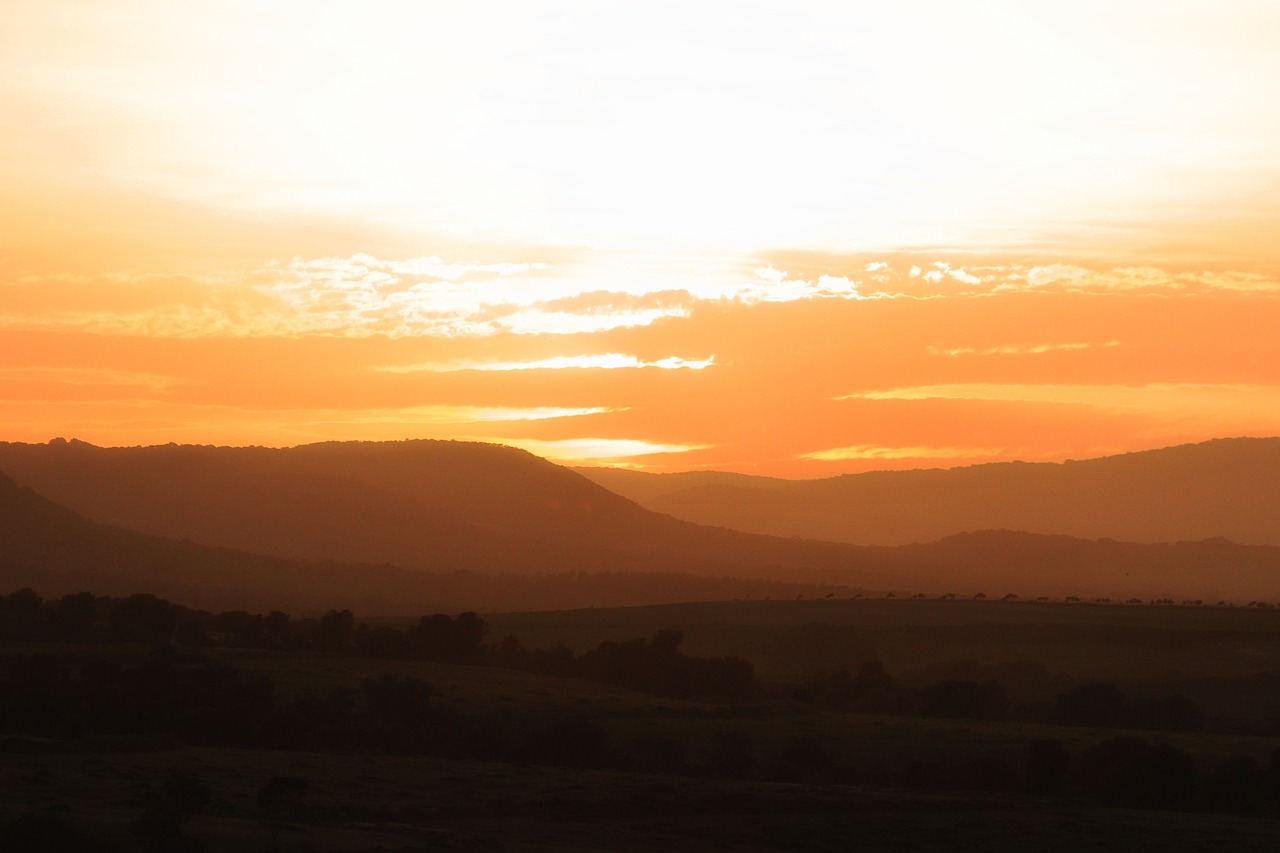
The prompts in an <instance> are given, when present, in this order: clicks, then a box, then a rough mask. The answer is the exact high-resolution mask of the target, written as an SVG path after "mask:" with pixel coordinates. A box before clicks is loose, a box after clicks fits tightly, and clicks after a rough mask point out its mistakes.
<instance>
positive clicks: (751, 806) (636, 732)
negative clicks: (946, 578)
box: [0, 600, 1280, 853]
mask: <svg viewBox="0 0 1280 853" xmlns="http://www.w3.org/2000/svg"><path fill="white" fill-rule="evenodd" d="M484 618H485V620H486V622H487V623H488V625H489V627H490V634H489V639H490V640H493V641H497V640H501V639H502V638H503V637H504V636H505V635H507V634H514V635H516V636H517V637H519V638H520V639H521V641H522V642H523V643H524V644H525V646H526V647H531V648H533V647H545V646H551V645H554V644H556V643H563V644H565V645H568V646H570V647H571V648H574V649H575V650H577V651H584V650H586V649H589V648H591V647H593V646H594V645H596V644H598V643H599V642H601V641H603V640H626V639H631V638H635V637H646V636H650V635H652V634H653V633H654V632H656V631H658V630H661V629H664V628H677V629H680V630H682V631H684V634H685V642H684V645H683V646H682V650H683V651H685V652H687V653H688V654H693V655H711V654H726V655H727V654H734V655H742V656H744V657H748V658H751V659H753V660H756V661H757V662H760V663H762V664H763V665H762V666H760V667H759V668H758V671H759V672H760V674H761V675H762V676H763V677H764V679H765V681H766V682H767V683H766V685H765V688H764V689H763V690H762V691H761V692H760V693H759V695H758V696H756V697H754V698H752V699H749V700H744V701H739V702H731V703H730V702H695V701H684V700H678V699H670V698H658V697H654V696H650V695H646V694H643V693H639V692H636V691H632V690H627V689H624V688H620V687H615V686H610V685H607V684H600V683H595V682H588V681H582V680H577V679H565V678H557V677H552V676H547V675H540V674H535V673H529V672H515V671H509V670H503V669H496V668H489V667H475V666H465V665H456V664H442V663H430V662H421V661H398V660H394V661H391V660H369V659H363V658H354V657H335V656H320V655H297V654H290V653H284V652H278V651H265V650H251V649H215V650H209V653H210V654H213V655H215V656H217V657H219V658H220V659H222V660H224V661H225V662H227V663H229V664H231V665H232V666H234V667H235V668H236V669H237V670H238V671H240V672H241V673H242V675H243V676H244V677H246V678H254V677H262V678H268V679H270V680H271V681H273V682H274V683H275V684H276V692H277V696H279V697H281V698H288V697H293V696H302V695H315V694H324V693H326V692H329V691H332V690H334V689H335V688H347V689H356V688H359V687H360V685H361V684H362V683H363V682H364V681H365V680H366V679H370V678H376V677H377V676H380V675H384V674H385V675H391V676H394V677H396V678H401V679H407V678H413V679H421V680H423V681H425V682H427V683H429V684H430V685H431V686H432V694H431V700H430V701H431V703H432V704H433V705H434V706H435V707H443V708H447V709H451V710H456V711H459V712H462V713H467V714H478V715H484V716H488V717H492V718H494V719H501V720H507V721H510V720H522V719H525V720H536V719H545V718H549V716H554V715H557V714H572V715H575V716H579V717H582V718H584V719H589V720H590V722H591V723H592V724H593V725H595V726H598V727H599V728H600V729H601V730H603V732H604V733H605V736H606V737H607V739H608V742H609V743H610V744H615V745H623V744H629V743H661V744H666V745H668V746H669V747H670V746H671V745H673V744H674V745H675V747H673V748H676V749H678V750H679V751H680V752H681V754H682V755H683V756H685V757H686V760H684V761H683V762H682V768H681V769H680V770H662V769H657V770H655V771H654V772H650V773H640V772H624V771H621V770H608V769H591V768H587V767H573V766H542V765H537V764H531V763H500V762H481V761H474V760H462V759H450V758H442V757H437V756H403V755H390V754H371V753H358V752H349V751H342V750H341V749H339V751H337V752H326V753H317V752H287V751H278V750H268V749H254V750H249V749H231V748H211V747H194V746H188V745H183V744H181V743H178V742H177V741H175V740H173V739H172V738H166V737H163V736H157V737H154V738H138V737H133V738H115V739H112V738H85V739H79V740H68V741H61V740H49V739H42V738H36V737H31V736H28V735H25V734H21V733H2V732H0V754H2V756H3V760H2V761H0V823H3V822H6V821H9V820H12V819H14V818H15V817H17V816H19V815H21V814H24V813H26V812H33V813H38V814H46V815H55V816H57V817H59V818H61V819H63V820H65V821H67V822H68V823H70V824H72V825H73V826H75V827H77V828H79V829H80V830H81V831H83V832H84V833H85V834H86V835H88V836H90V837H92V838H95V839H99V840H102V841H105V842H107V843H110V844H112V845H115V846H116V847H117V848H118V849H124V850H129V849H137V844H138V840H137V839H136V838H134V837H133V836H132V835H131V834H130V832H129V829H128V827H129V823H130V822H131V821H133V820H134V819H135V818H137V817H138V816H139V814H140V813H141V812H142V811H143V810H144V809H145V807H146V804H147V803H148V802H149V801H150V800H151V799H153V798H154V796H155V792H156V791H157V790H158V788H159V786H161V785H162V780H163V779H164V777H165V774H167V773H169V772H170V771H172V770H180V771H187V772H190V773H192V774H195V775H197V776H198V778H199V779H200V780H201V781H202V782H203V784H205V785H206V786H207V787H208V788H209V790H210V792H211V798H210V802H209V805H208V806H207V807H206V808H205V809H204V810H203V811H202V812H201V813H199V814H197V815H195V816H194V817H193V818H192V819H191V822H190V823H189V825H188V826H187V828H186V830H185V831H186V833H187V835H188V836H190V837H191V838H196V839H199V841H200V842H201V843H202V844H203V845H204V848H205V850H207V851H209V853H219V851H255V850H263V851H265V850H272V849H279V850H299V851H301V850H316V851H374V850H381V851H387V850H403V851H420V850H506V851H535V850H546V851H561V850H564V851H587V850H628V851H639V850H656V849H665V850H670V851H683V850H708V849H724V850H745V851H756V850H758V851H774V850H814V851H826V850H832V851H834V850H850V849H854V850H989V851H1005V850H1008V851H1013V850H1018V851H1024V850H1028V849H1040V850H1044V851H1058V850H1061V851H1068V850H1069V851H1077V850H1153V851H1154V850H1160V851H1192V850H1205V849H1230V850H1239V851H1251V850H1274V849H1277V848H1278V847H1280V821H1277V820H1275V818H1274V817H1256V816H1255V817H1242V816H1234V815H1230V814H1221V813H1204V812H1201V813H1182V812H1169V811H1142V810H1127V809H1115V808H1108V807H1104V806H1101V805H1099V804H1097V803H1095V802H1091V801H1088V800H1084V799H1080V798H1078V797H1072V796H1066V797H1060V796H1055V797H1041V796H1031V795H1027V794H1020V793H1011V791H1016V790H1019V788H1020V783H1016V780H1017V779H1019V778H1021V777H1022V775H1023V774H1025V772H1026V767H1027V750H1028V744H1030V743H1031V742H1032V741H1037V740H1054V741H1058V742H1060V743H1061V744H1062V746H1063V747H1064V748H1065V749H1066V750H1067V751H1068V752H1070V753H1072V754H1081V753H1083V752H1084V751H1086V750H1088V749H1090V748H1091V747H1094V746H1096V745H1097V744H1099V743H1101V742H1103V741H1105V740H1108V739H1111V738H1114V737H1116V736H1118V735H1136V736H1140V737H1142V738H1144V739H1146V740H1148V741H1150V742H1152V743H1162V744H1168V745H1169V746H1171V747H1173V748H1175V749H1177V750H1180V751H1182V752H1184V753H1186V754H1187V755H1188V756H1189V757H1190V759H1191V760H1192V761H1193V762H1194V763H1195V765H1196V767H1197V768H1198V771H1197V772H1199V773H1200V774H1201V775H1202V776H1204V777H1205V778H1209V777H1211V776H1212V774H1213V773H1214V772H1215V768H1216V767H1218V766H1219V765H1221V763H1222V762H1224V761H1225V760H1226V759H1228V758H1229V757H1232V756H1243V757H1246V758H1248V759H1252V760H1253V761H1254V762H1256V763H1257V765H1258V766H1260V767H1266V766H1267V762H1268V760H1269V759H1270V757H1271V756H1272V754H1273V753H1274V752H1275V751H1276V750H1277V748H1280V737H1278V736H1277V735H1280V726H1277V721H1280V690H1277V684H1280V680H1278V679H1280V676H1277V675H1276V673H1277V672H1278V671H1280V664H1278V663H1277V661H1280V613H1277V612H1275V611H1266V610H1257V609H1246V608H1210V607H1181V606H1178V607H1169V606H1145V605H1144V606H1123V605H1111V606H1102V605H1083V604H1071V605H1066V604H1052V603H1044V602H989V601H988V602H973V601H884V600H873V601H866V600H859V601H834V600H821V601H786V602H779V601H767V602H726V603H702V604H688V605H669V606H661V607H642V608H628V609H620V610H604V609H595V610H579V611H568V612H557V613H508V614H487V615H485V616H484ZM814 626H818V627H816V628H815V627H814ZM797 637H799V638H800V639H799V640H797ZM833 637H834V638H837V640H838V638H841V637H843V638H845V639H846V640H847V646H848V648H847V649H846V650H845V651H847V653H848V654H847V655H846V657H847V658H848V661H849V663H855V662H856V660H858V659H860V658H861V657H865V656H866V655H868V654H873V655H875V656H876V657H879V658H880V659H881V660H882V661H883V662H884V663H885V666H886V668H887V670H888V671H889V672H890V674H892V675H893V676H894V677H895V678H897V679H898V681H899V683H900V684H903V685H905V686H907V687H909V688H910V687H918V686H923V685H924V684H927V683H930V682H936V681H937V680H939V679H940V678H943V677H947V673H948V672H950V671H951V670H957V671H960V672H969V673H970V674H975V673H976V674H977V676H978V677H987V676H991V675H992V673H995V674H996V675H997V676H999V675H1000V674H1002V673H1003V674H1004V678H1003V682H1002V683H1005V684H1006V687H1007V689H1008V691H1009V694H1010V697H1011V699H1012V700H1014V701H1015V702H1023V703H1033V702H1036V701H1045V700H1047V699H1048V698H1049V697H1051V696H1052V695H1053V694H1054V693H1055V692H1057V691H1060V690H1063V689H1065V688H1066V687H1068V686H1070V685H1072V684H1077V683H1080V682H1083V681H1088V680H1098V679H1107V680H1112V681H1114V682H1115V683H1116V684H1118V685H1120V686H1121V687H1122V689H1124V690H1126V691H1128V692H1136V691H1141V690H1149V691H1151V692H1153V693H1161V692H1164V693H1167V692H1171V691H1174V690H1176V691H1179V692H1182V693H1184V694H1186V695H1189V696H1191V698H1193V699H1194V700H1195V701H1197V702H1199V703H1202V704H1203V706H1204V708H1205V711H1206V716H1207V718H1208V720H1209V730H1208V731H1206V732H1199V733H1179V732H1160V733H1153V732H1125V731H1118V730H1107V729H1090V728H1079V727H1063V726H1056V725H1047V724H1044V723H1037V722H1028V721H1024V720H1019V719H1017V718H1016V715H1014V716H1011V717H1009V718H1006V719H1001V720H996V721H977V720H957V719H939V718H930V717H924V716H919V715H907V716H885V715H873V714H856V713H849V712H837V711H834V710H831V709H829V708H822V707H815V706H813V705H812V704H806V703H805V702H802V701H799V700H797V699H796V698H795V697H794V696H793V693H794V688H795V686H796V685H798V684H802V683H803V682H804V681H805V680H806V679H808V678H809V677H810V676H811V675H813V674H814V672H815V671H816V670H819V669H823V668H828V667H829V666H830V665H831V664H832V663H833V662H839V661H840V660H842V657H841V649H839V648H836V649H829V650H827V652H826V653H824V654H825V656H824V654H816V656H814V655H808V656H806V648H807V647H806V646H805V642H808V641H812V642H818V641H821V642H830V641H831V639H832V638H833ZM837 645H838V643H837ZM819 651H821V649H819ZM33 653H48V654H61V655H68V654H84V655H89V656H96V657H97V658H99V659H111V660H114V661H115V662H117V663H120V664H123V665H127V664H130V663H132V662H135V661H141V660H143V659H145V658H146V657H147V655H148V654H149V653H150V652H149V650H148V649H147V648H145V647H143V646H138V645H123V644H121V645H105V646H104V645H83V646H74V645H68V644H56V643H35V642H23V643H4V644H0V654H3V655H12V654H33ZM1025 661H1036V662H1039V663H1040V664H1042V665H1043V666H1042V667H1038V668H1027V667H1025V666H1024V667H1022V668H1019V667H1017V666H1012V667H1010V666H1008V665H1010V664H1016V663H1018V662H1025ZM1001 667H1004V668H1003V669H1002V668H1001ZM1019 673H1022V675H1019ZM1224 722H1225V723H1227V724H1226V725H1219V723H1224ZM735 734H736V735H745V737H746V738H747V739H748V740H749V742H750V744H751V750H752V755H753V765H752V767H751V769H749V770H747V771H745V772H743V773H742V774H740V775H735V774H733V773H729V774H723V773H720V774H716V773H708V772H706V771H705V769H704V768H705V765H706V761H707V760H708V759H707V756H708V753H709V750H710V749H712V748H713V746H711V745H714V744H716V743H717V742H720V741H723V740H724V738H725V737H727V736H730V735H735ZM798 742H803V743H809V744H812V745H814V746H816V747H817V748H818V750H820V752H821V754H822V756H824V757H823V763H822V765H821V768H820V772H813V767H812V766H809V767H807V768H805V767H802V768H800V769H796V768H795V767H793V766H791V765H789V764H788V763H787V762H788V758H787V756H788V755H789V754H790V753H789V750H793V749H794V746H795V744H796V743H798ZM980 766H981V767H993V768H996V769H997V770H998V771H999V772H1000V773H1003V774H1005V775H1004V776H1001V777H1000V778H996V779H994V780H992V779H985V780H984V778H983V777H982V776H980V775H979V776H976V777H975V776H973V775H972V774H970V773H969V772H968V771H966V772H965V773H963V774H960V775H959V776H957V777H956V779H955V780H953V781H952V782H946V781H942V782H938V781H936V780H934V781H930V780H931V779H932V777H929V778H925V781H923V782H919V781H918V779H917V782H915V783H912V784H910V785H907V784H906V783H905V782H904V780H911V779H913V778H917V777H918V774H919V773H920V772H921V771H920V768H937V767H964V768H972V767H980ZM913 774H916V775H913ZM998 775H999V774H997V776H998ZM272 777H297V778H302V779H305V780H306V781H307V783H308V789H307V792H306V796H305V798H304V800H303V801H302V803H301V804H300V805H299V807H298V808H297V809H295V810H294V811H292V812H291V813H290V814H289V815H288V817H287V819H272V820H269V819H267V817H266V816H265V815H264V813H263V812H262V810H261V809H260V808H259V807H258V805H257V804H256V802H255V794H256V793H257V792H258V791H259V790H260V789H261V788H262V786H263V785H264V784H265V783H266V782H267V781H268V780H269V779H271V778H272ZM920 778H924V777H920ZM1000 779H1006V781H1008V780H1013V782H1014V783H1013V784H1004V783H1002V782H1001V781H1000Z"/></svg>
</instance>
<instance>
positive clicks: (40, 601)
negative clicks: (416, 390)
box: [0, 441, 1280, 853]
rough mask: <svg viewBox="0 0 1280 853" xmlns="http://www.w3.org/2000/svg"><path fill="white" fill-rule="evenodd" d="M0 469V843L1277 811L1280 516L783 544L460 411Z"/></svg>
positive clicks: (1138, 844) (142, 844)
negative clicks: (432, 419)
mask: <svg viewBox="0 0 1280 853" xmlns="http://www.w3.org/2000/svg"><path fill="white" fill-rule="evenodd" d="M1104 461H1105V460H1104ZM1080 464H1086V463H1080ZM1068 467H1069V466H1068ZM0 471H3V472H4V474H0V755H3V760H2V761H0V849H4V850H6V851H9V850H13V851H19V853H25V851H41V853H47V852H48V851H64V850H67V851H99V853H110V851H134V850H139V851H188V853H194V851H207V853H219V852H220V851H228V852H229V851H298V853H302V851H335V853H337V852H338V851H342V852H343V853H356V852H357V851H360V853H374V851H404V853H416V851H425V850H441V849H444V850H451V849H452V850H504V851H525V850H529V851H533V850H566V851H575V850H577V851H587V850H599V849H609V850H635V851H639V850H652V849H659V848H660V849H668V850H672V851H683V850H690V851H693V850H705V849H734V850H744V851H777V850H813V851H828V850H829V851H836V850H847V849H850V848H853V849H862V850H872V851H875V850H948V851H953V850H984V851H1015V850H1017V851H1024V850H1027V849H1042V850H1045V851H1059V850H1060V851H1076V850H1080V849H1095V850H1117V851H1119V850H1126V851H1127V850H1144V849H1146V850H1160V851H1173V853H1176V852H1177V851H1192V850H1204V849H1210V848H1213V849H1218V848H1221V847H1223V846H1227V847H1228V848H1229V849H1231V850H1239V851H1251V850H1259V851H1261V850H1268V851H1269V850H1273V849H1275V848H1276V846H1277V845H1278V844H1280V606H1278V601H1280V548H1277V547H1273V546H1270V545H1264V544H1237V543H1233V542H1231V541H1228V540H1227V539H1225V538H1222V537H1221V535H1215V536H1213V537H1210V538H1206V539H1203V540H1200V541H1172V542H1145V543H1143V542H1123V541H1116V540H1114V539H1105V538H1092V539H1090V538H1080V537H1073V536H1068V535H1063V534H1060V533H1058V534H1052V535H1048V534H1044V533H1034V532H1025V531H1015V530H966V531H964V532H961V533H957V534H954V535H948V536H946V537H943V538H941V539H939V540H937V541H933V542H928V543H923V544H903V545H900V546H897V547H882V546H857V545H852V544H848V543H826V542H818V541H808V540H800V539H794V538H781V537H775V536H768V535H764V534H752V533H743V532H738V531H733V530H727V529H723V528H714V527H706V526H701V525H697V524H694V523H691V522H688V521H679V520H676V519H674V518H671V517H669V516H664V515H662V514H660V513H655V512H653V511H651V510H646V509H644V508H642V507H640V506H639V505H637V504H635V503H632V502H631V501H629V500H627V499H626V498H622V497H619V496H617V495H613V494H611V493H610V492H608V491H606V490H604V489H603V488H601V487H600V486H598V485H596V484H593V483H591V482H589V481H588V480H587V479H585V478H583V477H582V476H581V475H579V474H577V473H575V472H573V471H571V470H568V469H565V468H561V467H559V466H555V465H553V464H551V463H549V462H546V461H545V460H541V459H538V458H537V457H533V456H530V455H529V454H526V453H522V452H520V451H515V450H511V449H510V448H502V447H496V446H491V445H481V444H469V443H460V442H390V443H344V444H322V445H311V446H307V447H302V448H292V449H289V450H269V449H265V448H210V447H181V446H176V445H173V446H165V447H155V448H112V449H107V448H97V447H93V446H91V445H86V444H83V443H80V442H60V441H55V442H51V443H50V444H48V445H15V444H7V445H0ZM923 473H933V472H923ZM10 475H11V476H10ZM713 479H714V477H713ZM1269 494H1270V493H1267V495H1263V496H1262V498H1261V500H1264V501H1265V500H1266V499H1268V495H1269ZM1214 531H1215V533H1220V532H1221V531H1218V530H1217V529H1216V528H1214ZM730 599H737V600H730ZM635 604H643V605H644V606H619V605H635ZM569 608H573V609H569ZM476 611H479V613H477V612H476ZM357 614H359V615H357Z"/></svg>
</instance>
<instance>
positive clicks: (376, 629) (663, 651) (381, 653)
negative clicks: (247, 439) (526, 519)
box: [0, 589, 755, 699]
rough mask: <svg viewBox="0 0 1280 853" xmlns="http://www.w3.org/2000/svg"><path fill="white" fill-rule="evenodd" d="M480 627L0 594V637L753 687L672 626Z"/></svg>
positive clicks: (430, 619)
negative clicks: (579, 645) (506, 630)
mask: <svg viewBox="0 0 1280 853" xmlns="http://www.w3.org/2000/svg"><path fill="white" fill-rule="evenodd" d="M487 634H488V626H487V625H486V624H485V622H484V620H483V619H481V618H480V617H479V616H477V615H476V614H475V613H472V612H467V613H461V614H459V615H457V616H452V617H451V616H447V615H444V614H441V613H437V614H434V615H431V616H422V617H420V618H419V619H418V620H417V621H416V622H414V623H412V624H410V625H408V626H406V627H403V628H397V627H393V626H388V625H380V626H371V625H369V624H368V623H365V622H357V620H356V617H355V615H354V614H353V613H352V612H351V611H350V610H330V611H328V612H327V613H325V614H324V615H322V616H320V617H317V618H308V619H294V618H293V617H291V616H290V615H289V614H287V613H284V612H281V611H278V610H276V611H272V612H270V613H267V614H253V613H247V612H245V611H239V610H236V611H225V612H222V613H209V612H207V611H204V610H194V609H192V608H189V607H184V606H182V605H180V604H174V603H172V602H169V601H166V600H165V599H163V598H157V597H156V596H154V595H150V594H147V593H139V594H136V595H131V596H129V597H127V598H111V597H108V596H94V595H93V594H91V593H88V592H81V593H76V594H74V595H65V596H63V597H62V598H59V599H53V600H49V601H45V600H44V599H42V598H41V597H40V596H39V595H38V594H37V593H35V592H34V591H32V590H31V589H20V590H18V591H16V592H13V593H10V594H9V595H7V596H4V597H0V639H11V640H46V641H55V642H84V643H95V642H102V643H109V642H132V643H142V644H147V645H152V646H166V645H170V644H177V645H179V646H181V647H185V648H189V649H202V648H214V647H232V648H256V649H273V650H280V651H286V652H291V653H297V654H324V655H349V656H356V657H365V658H372V659H383V660H418V661H432V662H440V663H460V664H471V665H475V666H496V667H502V668H504V669H517V670H523V671H526V672H536V673H540V674H545V675H554V676H561V677H569V678H582V679H586V680H589V681H599V682H605V683H609V684H616V685H619V686H622V687H629V688H632V689H635V690H640V691H643V692H646V693H651V694H654V695H659V696H665V697H670V698H681V699H688V698H714V699H742V698H745V697H747V696H749V695H750V694H751V693H752V691H753V690H754V687H755V677H754V670H753V667H752V665H751V664H750V663H749V662H747V661H746V660H743V659H741V658H737V657H715V658H699V657H691V656H689V655H685V654H682V653H681V652H680V651H679V646H680V643H681V641H682V640H683V634H682V633H681V632H680V631H675V630H664V631H659V632H658V633H657V634H656V635H655V636H654V637H653V638H652V639H651V640H644V639H635V640H629V641H626V642H612V641H606V642H603V643H601V644H600V645H599V646H598V647H596V648H595V649H593V650H590V651H587V652H584V653H582V654H575V653H574V652H573V651H572V650H571V649H568V648H566V647H564V646H559V647H556V648H552V649H526V648H525V647H524V646H523V645H522V644H521V643H520V641H519V639H518V638H516V637H513V636H507V637H505V638H503V639H502V640H501V641H500V642H498V643H485V642H484V640H485V638H486V636H487Z"/></svg>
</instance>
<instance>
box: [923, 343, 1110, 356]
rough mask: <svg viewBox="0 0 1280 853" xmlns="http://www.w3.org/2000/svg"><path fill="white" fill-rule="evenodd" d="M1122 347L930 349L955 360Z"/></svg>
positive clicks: (1103, 344)
mask: <svg viewBox="0 0 1280 853" xmlns="http://www.w3.org/2000/svg"><path fill="white" fill-rule="evenodd" d="M1118 346H1120V342H1119V341H1104V342H1103V343H1100V344H1091V343H1083V342H1075V343H1065V344H1003V345H1001V346H994V347H937V346H930V347H929V348H928V352H929V355H937V356H946V357H949V358H955V357H959V356H966V355H977V356H986V355H1042V354H1044V353H1047V352H1070V351H1073V350H1088V349H1113V348H1115V347H1118Z"/></svg>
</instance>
